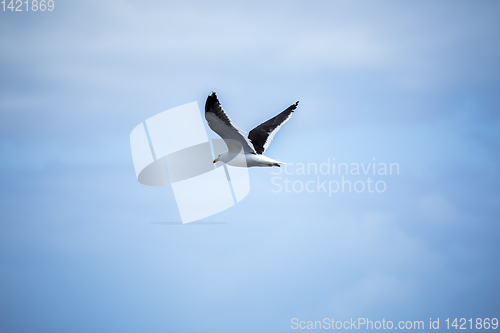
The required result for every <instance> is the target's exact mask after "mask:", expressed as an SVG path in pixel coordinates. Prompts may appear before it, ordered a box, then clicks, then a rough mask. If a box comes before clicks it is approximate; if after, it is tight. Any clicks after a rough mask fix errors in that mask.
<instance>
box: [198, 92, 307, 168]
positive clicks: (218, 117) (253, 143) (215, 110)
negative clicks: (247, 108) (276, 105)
mask: <svg viewBox="0 0 500 333" xmlns="http://www.w3.org/2000/svg"><path fill="white" fill-rule="evenodd" d="M297 104H299V101H297V102H295V103H293V104H292V105H290V106H289V107H288V108H287V109H286V110H285V111H283V112H281V113H280V114H278V115H277V116H275V117H273V118H271V119H269V120H268V121H265V122H263V123H262V124H260V125H259V126H257V127H255V128H254V129H253V130H251V131H250V133H248V137H246V136H245V135H244V133H245V132H243V131H242V130H240V129H238V128H237V127H236V126H234V125H233V123H232V122H231V119H229V117H228V116H227V114H226V112H225V111H224V109H223V108H222V106H221V105H220V102H219V99H218V98H217V95H216V94H215V92H211V93H210V95H208V97H207V101H206V103H205V119H206V120H207V123H208V126H209V127H210V128H211V129H212V130H213V131H214V132H215V133H217V134H218V135H219V136H220V137H221V138H222V139H223V140H224V142H225V143H226V145H227V148H228V150H227V151H226V152H224V153H222V154H219V156H217V158H216V159H215V160H214V161H213V163H216V162H218V161H220V162H224V163H226V164H228V165H232V166H236V167H247V168H249V167H273V166H277V167H279V166H280V164H284V163H283V162H279V161H276V160H273V159H272V158H269V157H267V156H264V155H263V154H264V151H265V150H266V149H267V148H268V147H269V145H270V144H271V141H272V140H273V138H274V135H276V132H278V130H279V129H280V128H281V126H282V125H283V124H284V123H286V122H287V121H288V119H290V117H291V116H292V113H293V111H294V110H295V109H296V108H297Z"/></svg>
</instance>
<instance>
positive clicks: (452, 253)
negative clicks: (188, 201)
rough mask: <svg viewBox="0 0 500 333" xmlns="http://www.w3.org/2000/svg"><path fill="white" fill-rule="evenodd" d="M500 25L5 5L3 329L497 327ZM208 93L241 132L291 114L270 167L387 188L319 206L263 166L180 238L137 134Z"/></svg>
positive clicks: (298, 4) (350, 11)
mask: <svg viewBox="0 0 500 333" xmlns="http://www.w3.org/2000/svg"><path fill="white" fill-rule="evenodd" d="M499 13H500V5H499V4H498V3H497V2H495V1H482V2H472V1H441V2H433V1H418V2H417V1H406V2H400V1H378V2H359V1H349V2H348V1H331V2H314V3H313V2H305V1H288V2H275V3H266V2H260V1H252V2H248V3H244V4H239V3H236V2H225V1H212V2H209V3H207V2H184V3H182V4H181V3H177V2H176V3H172V2H165V1H149V2H148V3H147V4H145V3H138V2H133V1H106V2H103V1H72V2H71V3H66V2H62V1H61V2H59V1H56V10H55V11H54V12H51V13H10V12H0V45H1V52H0V73H2V75H1V77H0V119H1V121H0V153H1V156H2V159H1V161H0V174H1V176H0V184H1V186H0V196H1V200H0V202H1V203H0V205H1V209H0V217H1V219H0V221H1V222H0V273H1V276H2V284H1V286H0V292H1V295H2V296H1V297H0V330H1V331H5V332H67V331H72V332H256V331H259V332H290V331H292V330H291V329H290V320H291V319H292V318H294V317H296V318H299V319H300V320H322V319H323V318H324V317H328V318H336V319H342V320H346V319H347V320H348V319H349V318H351V317H353V318H357V317H369V318H370V319H373V320H381V319H382V318H385V319H386V320H394V321H399V320H424V321H426V322H427V321H428V319H429V318H430V317H432V318H437V317H440V318H441V320H444V319H445V318H446V317H462V316H463V317H467V318H469V317H473V318H474V317H493V316H497V315H498V313H499V310H500V303H499V299H500V289H499V287H498V279H499V278H500V271H499V266H498V255H499V252H500V251H499V250H500V247H499V245H498V237H499V235H500V226H499V217H500V214H499V213H500V211H499V208H500V205H499V203H500V195H499V191H498V188H499V186H500V178H499V176H498V175H499V171H500V170H499V167H500V154H499V148H498V147H499V143H500V135H499V133H500V131H499V129H500V118H499V112H498V110H499V108H500V98H499V95H498V86H499V83H500V82H499V81H500V67H499V66H498V59H499V58H500V47H499V46H498V45H500V33H499V31H500V20H498V17H499ZM212 90H214V91H216V92H217V93H218V96H219V98H220V100H221V102H222V104H223V106H224V107H225V109H226V110H227V112H228V113H229V115H230V116H231V118H232V120H233V121H234V122H235V123H236V124H237V125H238V126H239V127H241V128H243V129H245V130H247V131H248V130H250V129H251V128H253V127H254V126H255V125H257V124H258V123H260V122H261V121H263V120H265V119H267V118H269V117H271V116H273V115H275V114H276V113H277V112H279V111H281V110H283V109H285V108H286V107H287V106H289V105H290V104H292V103H293V102H294V101H296V100H300V104H299V107H298V109H297V111H296V112H295V114H294V117H293V118H292V119H291V120H290V121H289V122H288V123H287V124H286V126H284V127H283V129H282V130H281V131H280V132H279V133H278V135H277V136H276V139H275V141H274V142H273V144H272V145H271V146H270V148H269V150H268V153H267V154H268V155H269V156H270V157H273V158H276V159H278V160H282V161H285V162H289V163H322V162H324V161H325V160H327V159H328V158H330V159H333V158H335V160H336V161H341V162H348V163H367V162H370V161H373V159H374V158H375V160H376V161H378V162H383V163H391V162H394V163H398V164H399V166H400V173H399V175H393V176H385V177H378V178H376V179H377V180H383V181H385V182H386V184H387V190H386V191H385V192H384V193H373V194H370V193H337V194H335V195H333V196H331V197H329V196H328V195H325V194H324V193H307V192H300V193H295V192H290V193H285V192H281V193H275V192H273V191H272V189H273V185H272V179H273V177H275V175H273V173H275V171H273V170H271V169H267V168H261V169H252V170H250V176H251V191H250V194H249V195H248V197H247V198H246V199H245V200H243V201H242V202H241V203H239V204H238V205H236V206H235V207H233V208H231V209H229V210H227V211H224V212H222V213H220V214H218V215H215V216H213V217H210V218H207V219H205V220H203V221H202V223H200V224H196V225H186V226H182V225H172V224H169V223H170V222H178V221H180V217H179V215H178V211H177V208H176V204H175V199H174V197H173V194H172V189H171V188H153V187H147V186H143V185H141V184H139V183H138V182H137V180H136V178H135V174H134V169H133V163H132V158H131V154H130V147H129V135H130V132H131V130H132V129H133V128H134V127H135V126H136V125H137V124H139V123H140V122H142V121H144V120H145V119H146V118H149V117H151V116H153V115H155V114H157V113H159V112H161V111H164V110H166V109H168V108H172V107H175V106H178V105H181V104H184V103H188V102H191V101H198V103H199V104H200V105H204V100H205V98H206V96H207V95H208V93H209V92H210V91H212ZM210 135H212V137H213V138H215V137H216V135H215V134H213V133H210ZM290 179H291V180H292V181H298V182H301V181H304V180H309V178H307V177H305V176H298V175H292V176H290ZM311 179H312V178H311ZM324 179H326V180H328V181H330V180H336V179H337V178H335V177H333V176H328V177H326V178H324ZM352 180H353V181H354V179H352ZM163 222H169V223H166V224H165V223H163ZM214 222H217V223H214ZM203 223H204V224H203Z"/></svg>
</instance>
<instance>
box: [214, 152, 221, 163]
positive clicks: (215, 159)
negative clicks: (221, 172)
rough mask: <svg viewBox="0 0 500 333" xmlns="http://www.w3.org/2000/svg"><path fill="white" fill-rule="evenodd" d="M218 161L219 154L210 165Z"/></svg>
mask: <svg viewBox="0 0 500 333" xmlns="http://www.w3.org/2000/svg"><path fill="white" fill-rule="evenodd" d="M219 160H220V154H219V156H217V158H216V159H215V160H214V161H213V162H212V163H215V162H219Z"/></svg>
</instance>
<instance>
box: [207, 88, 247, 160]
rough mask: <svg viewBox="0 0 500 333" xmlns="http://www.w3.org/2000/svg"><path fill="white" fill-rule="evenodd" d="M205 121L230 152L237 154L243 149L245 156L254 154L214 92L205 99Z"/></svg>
mask: <svg viewBox="0 0 500 333" xmlns="http://www.w3.org/2000/svg"><path fill="white" fill-rule="evenodd" d="M205 119H206V120H207V122H208V126H210V128H211V129H212V130H213V131H214V132H215V133H217V134H218V135H219V136H220V137H221V138H222V139H223V140H224V142H226V145H227V147H228V149H229V151H230V152H235V153H239V152H241V149H242V148H243V151H244V152H245V154H249V153H252V154H255V149H254V148H253V146H252V144H251V143H250V141H249V140H248V139H247V138H246V137H245V136H244V135H243V134H241V132H240V130H238V129H237V128H236V127H235V126H234V125H233V123H232V122H231V119H229V117H228V116H227V114H226V112H224V109H223V108H222V106H221V105H220V103H219V99H218V98H217V95H216V94H215V93H214V92H211V93H210V95H208V97H207V101H206V103H205Z"/></svg>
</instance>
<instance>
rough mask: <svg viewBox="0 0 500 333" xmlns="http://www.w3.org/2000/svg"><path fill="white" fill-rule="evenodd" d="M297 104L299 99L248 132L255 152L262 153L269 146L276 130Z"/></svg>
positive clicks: (290, 114) (285, 120) (288, 117)
mask: <svg viewBox="0 0 500 333" xmlns="http://www.w3.org/2000/svg"><path fill="white" fill-rule="evenodd" d="M297 104H299V101H297V102H295V103H293V104H292V105H290V106H289V107H288V108H287V109H286V110H285V111H283V112H281V113H280V114H278V115H277V116H276V117H273V118H271V119H269V120H268V121H266V122H263V123H262V124H260V125H259V126H257V127H255V128H254V129H253V130H251V131H250V133H248V138H249V139H250V141H251V142H252V145H253V147H254V149H255V151H256V152H257V154H263V153H264V151H265V150H266V149H267V147H269V145H270V144H271V141H273V138H274V136H275V135H276V132H278V130H279V129H280V128H281V126H282V125H283V124H284V123H286V122H287V121H288V119H290V117H291V116H292V113H293V111H294V110H295V109H296V108H297Z"/></svg>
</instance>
